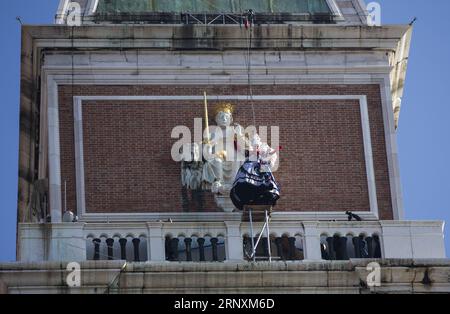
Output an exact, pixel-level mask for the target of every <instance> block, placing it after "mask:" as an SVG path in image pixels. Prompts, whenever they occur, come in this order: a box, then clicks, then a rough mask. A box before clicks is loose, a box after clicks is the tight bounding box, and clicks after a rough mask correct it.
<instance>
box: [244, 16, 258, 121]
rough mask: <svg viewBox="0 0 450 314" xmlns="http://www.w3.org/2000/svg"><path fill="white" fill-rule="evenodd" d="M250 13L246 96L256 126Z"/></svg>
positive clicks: (250, 18)
mask: <svg viewBox="0 0 450 314" xmlns="http://www.w3.org/2000/svg"><path fill="white" fill-rule="evenodd" d="M249 13H251V15H249V17H248V18H249V20H248V23H249V27H248V33H246V34H247V56H246V67H247V84H248V97H249V101H250V105H251V107H252V119H253V126H255V127H256V114H255V104H254V102H253V86H252V78H251V68H252V60H251V57H252V55H251V53H252V52H251V51H252V40H253V36H252V35H253V13H252V12H251V11H249Z"/></svg>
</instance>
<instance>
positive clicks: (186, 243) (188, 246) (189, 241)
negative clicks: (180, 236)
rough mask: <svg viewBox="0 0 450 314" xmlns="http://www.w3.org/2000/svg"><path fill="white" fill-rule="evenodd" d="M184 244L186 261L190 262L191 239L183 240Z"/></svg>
mask: <svg viewBox="0 0 450 314" xmlns="http://www.w3.org/2000/svg"><path fill="white" fill-rule="evenodd" d="M184 244H185V246H186V261H187V262H192V250H191V245H192V238H185V239H184Z"/></svg>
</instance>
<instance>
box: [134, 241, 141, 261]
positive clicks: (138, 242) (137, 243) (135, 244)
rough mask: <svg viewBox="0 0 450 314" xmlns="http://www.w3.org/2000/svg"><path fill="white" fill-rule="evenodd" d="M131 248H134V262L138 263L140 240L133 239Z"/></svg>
mask: <svg viewBox="0 0 450 314" xmlns="http://www.w3.org/2000/svg"><path fill="white" fill-rule="evenodd" d="M132 242H133V247H134V261H135V262H139V260H140V258H139V244H140V243H141V240H140V239H138V238H135V239H133V241H132Z"/></svg>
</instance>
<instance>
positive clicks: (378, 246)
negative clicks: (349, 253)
mask: <svg viewBox="0 0 450 314" xmlns="http://www.w3.org/2000/svg"><path fill="white" fill-rule="evenodd" d="M372 238H373V247H374V248H373V251H374V253H373V257H374V258H381V243H380V237H379V236H377V235H374V236H373V237H372Z"/></svg>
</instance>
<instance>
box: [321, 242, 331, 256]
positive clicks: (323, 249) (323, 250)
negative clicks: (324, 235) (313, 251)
mask: <svg viewBox="0 0 450 314" xmlns="http://www.w3.org/2000/svg"><path fill="white" fill-rule="evenodd" d="M320 254H321V256H322V259H324V260H329V259H330V256H329V255H328V244H327V242H321V243H320Z"/></svg>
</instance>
